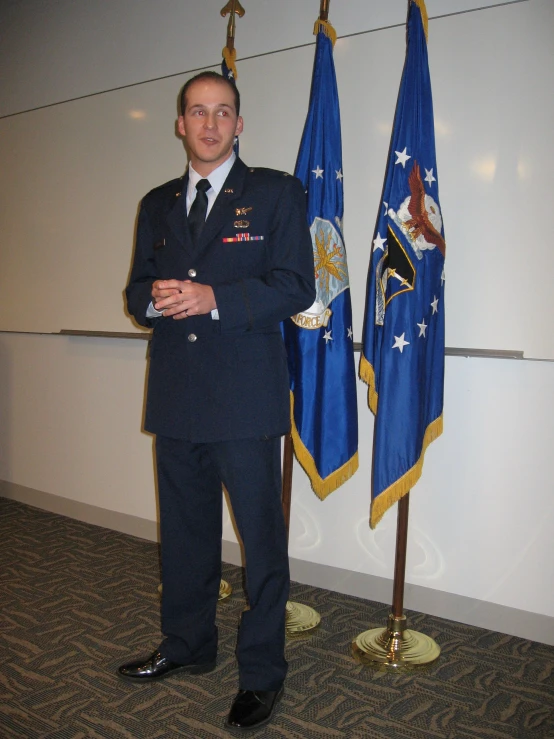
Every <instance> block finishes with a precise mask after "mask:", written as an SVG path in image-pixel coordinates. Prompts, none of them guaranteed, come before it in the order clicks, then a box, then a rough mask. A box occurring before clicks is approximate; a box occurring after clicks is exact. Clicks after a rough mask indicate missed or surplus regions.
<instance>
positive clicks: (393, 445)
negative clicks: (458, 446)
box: [360, 0, 445, 527]
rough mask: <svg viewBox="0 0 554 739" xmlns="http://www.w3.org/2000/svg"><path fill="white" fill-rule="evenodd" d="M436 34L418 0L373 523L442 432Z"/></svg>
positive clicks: (378, 234) (383, 336)
mask: <svg viewBox="0 0 554 739" xmlns="http://www.w3.org/2000/svg"><path fill="white" fill-rule="evenodd" d="M426 34H427V13H426V9H425V3H424V2H423V0H410V7H409V13H408V34H407V36H408V48H407V54H406V61H405V65H404V71H403V73H402V81H401V84H400V92H399V96H398V102H397V107H396V114H395V120H394V128H393V132H392V141H391V147H390V152H389V159H388V163H387V170H386V174H385V185H384V188H383V196H382V201H381V204H380V209H379V214H378V218H377V227H376V231H375V235H374V239H373V244H372V255H371V263H370V268H369V275H368V286H367V305H366V315H365V325H364V334H363V351H362V358H361V363H360V375H361V377H362V379H363V380H365V381H366V382H367V383H368V385H369V405H370V408H371V410H372V411H373V413H374V414H375V429H374V452H373V479H372V504H371V526H372V527H374V526H375V525H376V524H377V523H378V521H379V520H380V518H381V517H382V516H383V514H384V513H385V512H386V510H387V509H388V508H389V507H390V506H391V505H393V503H395V502H396V501H398V500H399V499H400V498H401V497H402V496H403V495H405V494H406V493H407V492H409V490H410V488H411V487H412V486H413V485H414V484H415V483H416V482H417V480H418V479H419V477H420V475H421V470H422V466H423V457H424V454H425V450H426V449H427V447H428V445H429V444H430V443H431V441H433V440H434V439H436V438H437V437H438V436H439V435H440V434H441V433H442V407H443V388H444V254H445V242H444V231H443V226H442V216H441V210H440V204H439V192H438V182H437V163H436V157H435V134H434V123H433V101H432V97H431V81H430V77H429V66H428V61H427V37H426Z"/></svg>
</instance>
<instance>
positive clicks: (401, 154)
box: [394, 147, 412, 169]
mask: <svg viewBox="0 0 554 739" xmlns="http://www.w3.org/2000/svg"><path fill="white" fill-rule="evenodd" d="M394 153H395V154H396V156H397V157H398V159H397V160H396V162H395V164H401V165H402V166H403V167H404V169H405V168H406V162H407V161H408V159H411V158H412V157H411V156H410V155H409V154H406V147H404V151H395V152H394Z"/></svg>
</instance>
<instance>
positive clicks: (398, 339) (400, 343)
mask: <svg viewBox="0 0 554 739" xmlns="http://www.w3.org/2000/svg"><path fill="white" fill-rule="evenodd" d="M404 336H406V334H405V333H403V334H402V335H401V336H395V337H394V344H393V345H392V348H393V349H400V354H402V352H403V351H404V347H405V346H408V344H409V343H410V342H409V341H405V339H404Z"/></svg>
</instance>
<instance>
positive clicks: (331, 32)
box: [314, 18, 337, 46]
mask: <svg viewBox="0 0 554 739" xmlns="http://www.w3.org/2000/svg"><path fill="white" fill-rule="evenodd" d="M320 31H322V32H323V33H324V34H325V35H326V36H328V37H329V38H330V39H331V43H332V44H333V46H334V45H335V42H336V40H337V32H336V31H335V29H334V28H333V26H332V25H331V24H330V23H329V21H322V20H321V19H320V18H318V19H317V20H316V22H315V25H314V36H317V34H318V33H319V32H320Z"/></svg>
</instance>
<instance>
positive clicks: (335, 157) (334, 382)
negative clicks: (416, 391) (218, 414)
mask: <svg viewBox="0 0 554 739" xmlns="http://www.w3.org/2000/svg"><path fill="white" fill-rule="evenodd" d="M314 33H315V34H316V35H317V42H316V53H315V61H314V70H313V77H312V88H311V92H310V103H309V109H308V116H307V119H306V124H305V127H304V132H303V134H302V141H301V143H300V150H299V153H298V159H297V162H296V169H295V175H296V176H297V177H298V178H299V179H300V180H301V181H302V183H303V185H304V189H305V190H306V193H307V207H308V212H307V219H308V224H309V225H310V231H311V234H312V244H313V249H314V269H315V276H316V288H317V295H316V300H315V303H314V304H313V305H312V306H311V308H309V309H308V310H307V311H305V312H304V313H299V314H297V315H296V316H293V317H292V319H289V320H287V321H285V323H284V324H283V333H284V336H285V343H286V346H287V352H288V357H289V371H290V380H291V385H290V387H291V417H292V432H291V433H292V439H293V443H294V451H295V453H296V456H297V458H298V460H299V462H300V464H301V465H302V466H303V468H304V470H305V471H306V473H307V474H308V477H309V478H310V482H311V484H312V487H313V489H314V492H315V493H316V494H317V495H318V496H319V497H320V498H322V499H323V498H325V497H326V496H327V495H328V494H329V493H331V492H332V491H333V490H336V489H337V488H338V487H339V486H340V485H342V484H343V483H344V482H346V480H348V478H349V477H351V476H352V475H353V474H354V472H355V471H356V470H357V468H358V411H357V405H356V368H355V362H354V344H353V334H352V307H351V302H350V285H349V280H348V267H347V263H346V252H345V248H344V242H343V238H342V216H343V210H344V208H343V174H342V145H341V132H340V111H339V100H338V92H337V83H336V78H335V67H334V63H333V45H334V41H335V39H336V34H335V31H334V29H333V27H332V26H331V24H330V23H328V22H326V21H317V22H316V26H315V29H314Z"/></svg>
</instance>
